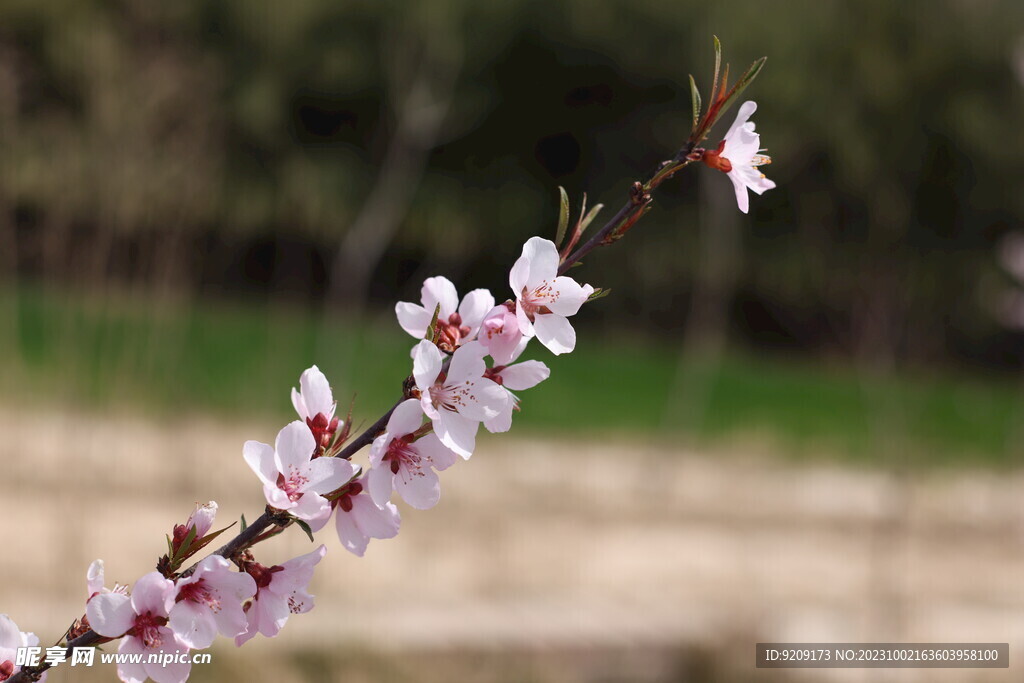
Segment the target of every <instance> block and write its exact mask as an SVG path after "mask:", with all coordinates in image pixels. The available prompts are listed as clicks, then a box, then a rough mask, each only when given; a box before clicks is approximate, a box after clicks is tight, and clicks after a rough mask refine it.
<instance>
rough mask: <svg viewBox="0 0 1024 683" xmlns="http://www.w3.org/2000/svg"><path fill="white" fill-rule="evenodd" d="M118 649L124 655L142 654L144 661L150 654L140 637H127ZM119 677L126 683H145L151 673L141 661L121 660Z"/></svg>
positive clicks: (118, 666) (118, 670) (118, 671)
mask: <svg viewBox="0 0 1024 683" xmlns="http://www.w3.org/2000/svg"><path fill="white" fill-rule="evenodd" d="M90 623H91V622H90ZM117 651H118V653H119V654H123V655H136V654H137V655H142V657H141V660H142V661H146V657H148V656H149V651H148V650H146V648H144V647H143V646H142V641H140V640H139V639H138V638H125V639H124V640H122V641H121V644H120V645H119V646H118V647H117ZM125 659H130V657H125ZM117 677H118V678H120V679H121V680H122V681H124V682H125V683H144V682H145V680H146V679H147V678H148V677H149V675H148V674H147V673H146V668H145V667H144V666H143V665H142V664H141V663H138V664H133V663H130V662H120V663H118V665H117Z"/></svg>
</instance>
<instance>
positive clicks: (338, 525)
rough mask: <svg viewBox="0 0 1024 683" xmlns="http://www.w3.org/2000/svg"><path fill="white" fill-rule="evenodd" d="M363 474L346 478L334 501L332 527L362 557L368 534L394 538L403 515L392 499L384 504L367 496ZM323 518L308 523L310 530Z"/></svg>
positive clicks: (340, 538)
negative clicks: (348, 479)
mask: <svg viewBox="0 0 1024 683" xmlns="http://www.w3.org/2000/svg"><path fill="white" fill-rule="evenodd" d="M367 486H368V482H367V479H366V477H365V476H364V477H362V478H360V479H359V480H357V481H352V482H349V483H348V484H347V485H346V486H345V488H344V489H343V490H342V491H341V492H340V495H339V496H338V497H337V498H336V499H335V500H334V501H333V505H334V508H335V514H334V528H335V530H336V531H337V532H338V540H340V541H341V544H342V545H343V546H345V550H348V551H349V552H350V553H352V554H353V555H356V556H358V557H362V556H363V553H365V552H366V547H367V545H369V543H370V539H371V538H382V539H383V538H394V537H395V536H397V535H398V528H399V527H400V526H401V524H402V516H401V515H399V514H398V508H397V507H395V504H394V503H386V504H385V505H384V506H383V507H377V504H376V503H374V502H373V500H372V499H371V498H370V494H369V493H368V492H367V491H366V488H367ZM325 523H326V520H319V521H317V522H316V523H315V524H314V523H311V524H310V527H311V528H312V529H313V531H319V530H320V528H322V527H323V526H324V524H325Z"/></svg>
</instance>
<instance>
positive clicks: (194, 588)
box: [177, 579, 220, 612]
mask: <svg viewBox="0 0 1024 683" xmlns="http://www.w3.org/2000/svg"><path fill="white" fill-rule="evenodd" d="M177 599H178V601H181V600H187V601H189V602H194V603H196V604H199V605H206V606H207V607H209V608H210V610H212V611H213V612H219V611H220V595H218V594H217V593H216V592H215V591H213V590H211V589H210V587H209V586H208V585H207V584H206V579H199V580H198V581H196V582H195V583H190V584H188V585H185V586H182V587H181V590H179V591H178V598H177Z"/></svg>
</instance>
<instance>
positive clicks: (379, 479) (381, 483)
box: [366, 442, 418, 508]
mask: <svg viewBox="0 0 1024 683" xmlns="http://www.w3.org/2000/svg"><path fill="white" fill-rule="evenodd" d="M417 443H418V442H417ZM390 465H391V463H381V464H380V465H379V466H378V467H374V468H373V469H371V470H370V471H369V472H368V473H367V475H366V488H367V489H368V490H369V492H370V498H371V499H372V500H373V502H374V504H375V505H376V506H377V507H380V508H382V507H384V506H385V505H387V503H388V501H389V500H391V490H392V489H393V484H392V480H393V479H394V477H395V475H394V474H392V473H391V467H390Z"/></svg>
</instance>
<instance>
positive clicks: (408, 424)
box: [387, 398, 423, 439]
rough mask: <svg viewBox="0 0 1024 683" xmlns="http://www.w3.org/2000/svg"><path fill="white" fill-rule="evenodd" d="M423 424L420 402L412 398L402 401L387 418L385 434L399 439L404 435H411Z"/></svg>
mask: <svg viewBox="0 0 1024 683" xmlns="http://www.w3.org/2000/svg"><path fill="white" fill-rule="evenodd" d="M422 424H423V408H422V407H421V406H420V402H419V401H417V400H416V399H414V398H410V399H409V400H407V401H402V402H401V403H399V404H398V407H397V408H395V410H394V412H393V413H391V417H390V418H388V427H387V433H388V434H390V435H391V437H392V438H395V439H399V438H401V437H403V436H405V435H406V434H412V433H413V432H415V431H416V430H417V429H419V428H420V425H422Z"/></svg>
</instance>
